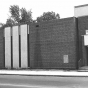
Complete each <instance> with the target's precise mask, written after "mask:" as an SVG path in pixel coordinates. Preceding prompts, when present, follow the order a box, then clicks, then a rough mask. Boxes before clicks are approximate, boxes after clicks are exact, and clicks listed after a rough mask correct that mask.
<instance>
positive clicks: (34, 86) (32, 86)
mask: <svg viewBox="0 0 88 88" xmlns="http://www.w3.org/2000/svg"><path fill="white" fill-rule="evenodd" d="M0 86H9V87H11V86H12V87H25V88H30V87H31V88H58V87H52V86H48V87H47V86H37V85H21V84H9V83H0Z"/></svg>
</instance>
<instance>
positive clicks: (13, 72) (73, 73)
mask: <svg viewBox="0 0 88 88" xmlns="http://www.w3.org/2000/svg"><path fill="white" fill-rule="evenodd" d="M0 75H24V76H25V75H26V76H64V77H65V76H66V77H75V76H76V77H86V76H87V77H88V71H87V72H84V71H83V72H81V71H64V70H48V71H47V70H0Z"/></svg>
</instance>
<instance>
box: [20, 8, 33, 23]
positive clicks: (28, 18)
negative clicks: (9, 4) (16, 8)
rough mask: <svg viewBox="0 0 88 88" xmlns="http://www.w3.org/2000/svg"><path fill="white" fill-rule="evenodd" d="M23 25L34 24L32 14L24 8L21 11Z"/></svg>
mask: <svg viewBox="0 0 88 88" xmlns="http://www.w3.org/2000/svg"><path fill="white" fill-rule="evenodd" d="M20 11H21V20H20V22H21V23H25V22H32V12H31V10H30V11H27V10H26V9H25V8H22V9H21V10H20Z"/></svg>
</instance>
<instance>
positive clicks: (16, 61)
mask: <svg viewBox="0 0 88 88" xmlns="http://www.w3.org/2000/svg"><path fill="white" fill-rule="evenodd" d="M12 30H13V32H12V34H13V35H12V38H13V40H12V41H13V68H19V32H18V31H19V29H18V26H14V27H13V28H12Z"/></svg>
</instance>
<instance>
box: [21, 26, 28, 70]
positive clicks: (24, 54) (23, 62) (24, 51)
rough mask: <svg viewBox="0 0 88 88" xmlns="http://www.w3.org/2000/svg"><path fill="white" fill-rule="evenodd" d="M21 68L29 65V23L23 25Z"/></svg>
mask: <svg viewBox="0 0 88 88" xmlns="http://www.w3.org/2000/svg"><path fill="white" fill-rule="evenodd" d="M20 33H21V68H27V67H28V56H27V53H28V52H27V51H28V50H27V25H21V27H20Z"/></svg>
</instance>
